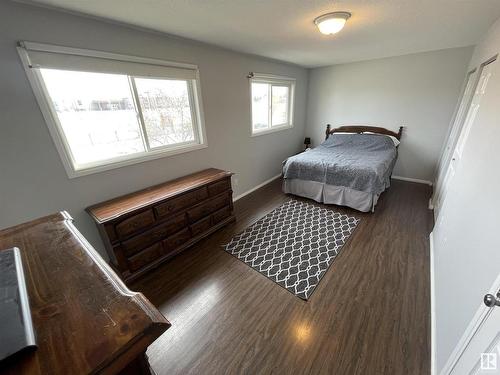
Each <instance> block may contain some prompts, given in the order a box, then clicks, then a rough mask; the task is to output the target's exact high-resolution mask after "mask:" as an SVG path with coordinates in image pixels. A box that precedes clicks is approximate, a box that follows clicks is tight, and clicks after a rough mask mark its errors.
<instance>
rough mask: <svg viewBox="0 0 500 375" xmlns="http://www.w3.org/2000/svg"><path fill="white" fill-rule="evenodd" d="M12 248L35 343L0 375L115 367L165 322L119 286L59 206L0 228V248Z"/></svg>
mask: <svg viewBox="0 0 500 375" xmlns="http://www.w3.org/2000/svg"><path fill="white" fill-rule="evenodd" d="M14 246H16V247H18V248H19V249H20V252H21V258H22V261H23V266H24V267H23V268H24V273H25V278H26V287H27V290H28V296H29V302H30V307H31V313H32V319H33V326H34V329H35V336H36V342H37V345H38V347H37V349H36V350H34V351H32V352H26V353H21V354H22V355H20V356H19V357H16V358H15V360H13V361H12V362H9V363H8V364H7V366H6V367H2V368H1V370H0V372H2V374H11V373H12V374H35V375H36V374H49V373H50V374H68V373H74V374H88V373H97V372H99V373H101V372H104V373H116V372H118V371H119V370H120V369H121V367H120V366H123V365H124V360H125V357H126V356H127V353H135V355H137V354H138V353H140V352H143V351H145V350H146V348H147V346H148V345H149V344H151V343H152V342H153V341H154V340H155V339H156V338H157V337H158V336H160V335H161V334H162V333H163V332H164V331H165V330H166V329H167V328H168V327H169V326H170V323H169V322H168V321H167V320H166V319H165V317H164V316H163V315H162V314H161V313H160V312H159V311H158V310H157V309H156V308H155V307H154V306H153V305H152V304H151V303H150V302H149V301H148V300H147V299H146V298H145V297H144V296H143V295H142V294H141V293H135V292H132V291H130V290H129V289H128V288H127V287H126V286H125V285H124V284H123V282H122V281H121V280H120V279H119V278H118V276H117V275H116V274H115V273H114V271H112V270H111V268H110V267H109V266H108V264H106V262H105V261H104V260H103V259H102V258H101V256H100V255H99V254H98V253H97V252H96V251H95V250H94V248H92V246H91V245H90V244H89V243H88V242H87V241H86V239H85V238H84V237H83V236H82V235H81V234H80V233H79V232H78V230H77V229H76V228H75V227H74V226H73V224H72V219H71V217H70V216H69V215H68V214H67V213H66V212H60V213H57V214H53V215H51V216H47V217H43V218H40V219H37V220H34V221H31V222H28V223H25V224H21V225H18V226H15V227H12V228H7V229H4V230H2V231H0V249H7V248H12V247H14ZM129 360H130V358H129Z"/></svg>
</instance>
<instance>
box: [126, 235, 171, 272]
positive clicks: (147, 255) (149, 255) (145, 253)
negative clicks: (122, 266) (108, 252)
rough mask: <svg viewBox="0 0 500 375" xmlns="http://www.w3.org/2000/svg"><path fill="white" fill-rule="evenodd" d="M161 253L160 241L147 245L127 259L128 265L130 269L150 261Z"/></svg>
mask: <svg viewBox="0 0 500 375" xmlns="http://www.w3.org/2000/svg"><path fill="white" fill-rule="evenodd" d="M162 254H163V251H162V245H161V242H158V243H155V244H154V245H153V246H150V247H147V248H146V249H144V250H142V251H141V252H140V253H138V254H136V255H134V256H133V257H130V258H129V259H128V265H129V267H130V269H131V270H132V271H136V270H138V269H139V268H141V267H143V266H145V265H147V264H148V263H151V262H152V261H154V260H155V259H157V258H159V257H160V256H161V255H162Z"/></svg>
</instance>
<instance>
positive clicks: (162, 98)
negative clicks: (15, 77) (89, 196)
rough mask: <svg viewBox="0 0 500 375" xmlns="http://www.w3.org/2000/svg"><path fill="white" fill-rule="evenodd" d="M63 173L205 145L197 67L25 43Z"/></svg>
mask: <svg viewBox="0 0 500 375" xmlns="http://www.w3.org/2000/svg"><path fill="white" fill-rule="evenodd" d="M19 52H20V55H21V58H22V59H23V62H24V63H25V68H26V70H27V72H28V76H29V77H30V81H31V82H32V85H33V88H34V90H35V93H36V95H37V98H38V101H39V104H40V107H41V109H42V112H43V113H44V117H45V119H46V121H47V124H48V126H49V130H50V131H51V134H52V135H53V137H54V141H55V143H56V145H57V146H58V150H59V152H60V153H61V157H62V159H63V162H64V164H65V167H66V170H67V172H68V175H69V176H70V177H76V176H79V175H84V174H88V173H94V172H98V171H102V170H107V169H111V168H116V167H120V166H123V165H127V164H132V163H137V162H140V161H143V160H150V159H154V158H158V157H164V156H166V155H171V154H175V153H179V152H187V151H191V150H194V149H199V148H201V147H206V142H205V141H204V129H203V126H202V125H203V124H202V117H201V110H200V101H201V98H200V96H199V81H198V72H197V68H196V66H193V65H186V64H176V65H175V66H172V64H175V63H168V62H164V61H160V60H151V59H143V58H138V57H127V56H122V55H115V54H107V53H104V52H97V51H86V50H75V49H70V48H66V47H54V46H46V45H39V44H35V43H24V44H23V47H20V48H19Z"/></svg>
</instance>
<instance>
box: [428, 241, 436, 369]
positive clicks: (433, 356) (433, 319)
mask: <svg viewBox="0 0 500 375" xmlns="http://www.w3.org/2000/svg"><path fill="white" fill-rule="evenodd" d="M429 249H430V251H429V258H430V265H429V267H430V281H431V375H437V372H436V371H437V370H436V294H435V290H434V236H433V234H432V232H431V234H429Z"/></svg>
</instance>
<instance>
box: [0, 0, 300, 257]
mask: <svg viewBox="0 0 500 375" xmlns="http://www.w3.org/2000/svg"><path fill="white" fill-rule="evenodd" d="M20 40H27V41H34V42H43V43H50V44H58V45H64V46H70V47H80V48H88V49H96V50H103V51H108V52H116V53H123V54H130V55H138V56H145V57H152V58H160V59H166V60H172V61H180V62H188V63H193V64H197V65H198V66H199V69H200V75H201V88H202V97H203V105H204V113H205V124H206V131H207V138H208V148H206V149H203V150H198V151H193V152H189V153H184V154H180V155H175V156H171V157H167V158H162V159H158V160H154V161H149V162H144V163H140V164H136V165H132V166H127V167H123V168H120V169H114V170H112V171H107V172H102V173H98V174H93V175H90V176H85V177H79V178H75V179H71V180H70V179H68V177H67V175H66V173H65V170H64V168H63V165H62V163H61V160H60V158H59V154H58V153H57V151H56V148H55V146H54V144H53V142H52V139H51V137H50V135H49V132H48V129H47V126H46V124H45V122H44V120H43V118H42V115H41V112H40V109H39V107H38V104H37V102H36V100H35V97H34V95H33V92H32V90H31V87H30V85H29V83H28V80H27V77H26V74H25V72H24V70H23V68H22V66H21V63H20V60H19V56H18V54H17V51H16V48H15V47H16V42H17V41H20ZM0 64H1V69H0V82H1V87H2V91H1V93H0V111H1V127H2V128H1V137H0V153H1V155H0V178H1V181H0V228H3V227H6V226H10V225H14V224H17V223H20V222H23V221H26V220H29V219H33V218H36V217H39V216H42V215H46V214H50V213H53V212H55V211H58V210H68V211H69V213H70V214H71V215H72V216H73V217H74V219H75V221H76V225H77V227H78V228H79V229H80V230H81V231H82V233H83V234H84V235H85V236H86V237H87V239H88V240H89V241H90V242H91V243H92V244H93V245H94V246H96V248H97V249H98V250H99V251H101V252H102V250H103V246H102V243H101V241H100V238H99V236H98V233H97V230H96V229H95V228H94V225H93V223H92V222H91V220H90V218H89V217H88V215H87V214H86V213H85V212H84V208H85V207H87V206H89V205H91V204H93V203H96V202H99V201H102V200H106V199H108V198H112V197H115V196H118V195H121V194H125V193H128V192H131V191H135V190H137V189H141V188H144V187H147V186H151V185H153V184H157V183H160V182H163V181H166V180H169V179H172V178H175V177H179V176H182V175H185V174H188V173H191V172H195V171H198V170H201V169H203V168H207V167H217V168H222V169H227V170H230V171H233V172H235V173H236V174H237V178H238V184H237V185H236V186H234V190H235V195H239V194H241V193H243V192H245V191H247V190H249V189H251V188H253V187H255V186H256V185H258V184H259V183H262V182H263V181H265V180H267V179H269V178H271V177H272V176H274V175H276V174H278V173H280V166H281V161H282V160H283V159H284V158H286V157H287V156H289V155H291V154H293V153H294V152H296V151H297V150H299V149H300V147H301V144H302V141H303V136H304V123H305V112H306V110H305V107H306V94H307V92H306V91H307V76H308V72H307V70H306V69H303V68H299V67H296V66H293V65H288V64H283V63H279V62H275V61H271V60H267V59H263V58H258V57H255V56H250V55H245V54H239V53H235V52H231V51H227V50H224V49H220V48H217V47H213V46H208V45H203V44H201V43H197V42H191V41H188V40H184V39H179V38H170V37H167V36H164V35H161V34H156V33H148V32H143V31H139V30H137V29H132V28H128V27H123V26H120V25H116V24H111V23H106V22H101V21H97V20H93V19H90V18H85V17H78V16H74V15H70V14H65V13H60V12H56V11H51V10H47V9H43V8H37V7H30V6H28V5H22V4H14V3H11V2H7V1H2V2H0ZM249 71H256V72H261V73H272V74H279V75H285V76H291V77H295V78H296V79H297V86H296V97H295V115H294V119H295V127H294V128H292V129H290V130H285V131H281V132H277V133H272V134H268V135H262V136H259V137H253V138H252V137H250V94H249V88H248V85H249V83H248V80H247V78H246V76H247V74H248V72H249Z"/></svg>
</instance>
